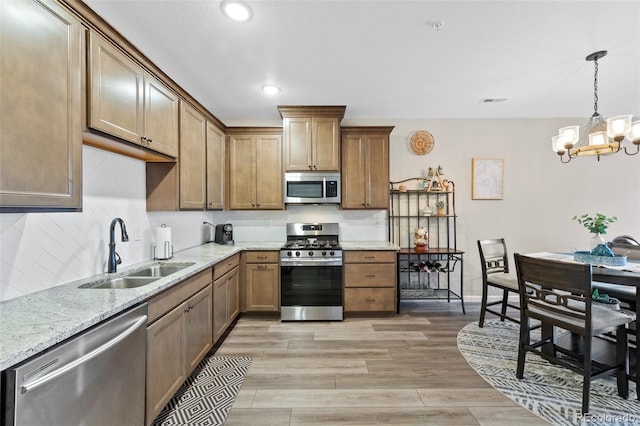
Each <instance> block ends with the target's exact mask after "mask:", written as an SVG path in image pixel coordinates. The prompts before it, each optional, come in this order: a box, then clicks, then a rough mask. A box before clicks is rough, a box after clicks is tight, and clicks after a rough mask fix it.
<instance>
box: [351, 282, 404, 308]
mask: <svg viewBox="0 0 640 426" xmlns="http://www.w3.org/2000/svg"><path fill="white" fill-rule="evenodd" d="M395 309H396V289H395V288H392V287H388V288H366V287H362V288H345V289H344V310H345V311H348V312H349V311H350V312H369V311H371V312H377V311H380V312H382V311H385V312H386V311H395Z"/></svg>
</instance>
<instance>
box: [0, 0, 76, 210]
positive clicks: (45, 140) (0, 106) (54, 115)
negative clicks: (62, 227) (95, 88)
mask: <svg viewBox="0 0 640 426" xmlns="http://www.w3.org/2000/svg"><path fill="white" fill-rule="evenodd" d="M36 23H37V24H36ZM83 36H84V29H83V27H82V25H81V24H80V22H79V21H78V20H77V19H76V18H75V17H74V16H73V15H72V14H70V13H68V12H67V11H66V10H65V9H63V8H61V7H59V6H58V5H56V4H55V3H53V2H47V4H46V5H44V4H42V3H40V2H36V1H3V2H0V40H2V42H1V43H2V48H0V141H2V142H1V145H0V154H1V155H0V205H1V206H2V207H3V208H5V207H47V208H73V209H81V208H82V135H81V131H82V126H83V125H82V123H81V119H82V103H81V70H82V66H81V57H82V56H81V55H82V54H83V53H82V52H83V51H82V42H81V40H82V37H83Z"/></svg>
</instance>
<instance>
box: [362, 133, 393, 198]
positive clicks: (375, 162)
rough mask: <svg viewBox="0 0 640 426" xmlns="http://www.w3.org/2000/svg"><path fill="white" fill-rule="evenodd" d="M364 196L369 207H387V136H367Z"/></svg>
mask: <svg viewBox="0 0 640 426" xmlns="http://www.w3.org/2000/svg"><path fill="white" fill-rule="evenodd" d="M365 177H366V179H367V181H366V182H365V189H366V196H365V199H366V200H365V203H366V207H367V208H369V209H386V208H388V207H389V137H388V136H386V135H378V134H372V135H369V136H368V141H367V152H366V161H365Z"/></svg>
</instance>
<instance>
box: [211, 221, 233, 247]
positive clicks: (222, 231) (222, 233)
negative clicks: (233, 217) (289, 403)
mask: <svg viewBox="0 0 640 426" xmlns="http://www.w3.org/2000/svg"><path fill="white" fill-rule="evenodd" d="M213 241H214V242H216V243H217V244H233V225H231V224H230V223H224V224H220V225H216V234H215V237H214V240H213Z"/></svg>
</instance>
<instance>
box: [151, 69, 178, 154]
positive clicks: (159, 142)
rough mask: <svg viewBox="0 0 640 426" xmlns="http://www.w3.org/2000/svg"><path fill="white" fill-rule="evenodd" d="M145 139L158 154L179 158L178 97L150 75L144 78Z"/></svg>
mask: <svg viewBox="0 0 640 426" xmlns="http://www.w3.org/2000/svg"><path fill="white" fill-rule="evenodd" d="M144 100H145V102H144V137H145V138H146V140H145V142H146V145H147V146H148V147H149V148H151V149H153V150H155V151H158V152H161V153H163V154H167V155H170V156H172V157H177V156H178V128H179V126H178V109H179V105H178V96H176V95H175V94H174V93H173V92H171V91H170V90H169V89H167V88H166V87H165V86H164V85H163V84H162V83H160V82H159V81H158V80H156V79H155V78H154V77H152V76H151V75H149V74H145V76H144Z"/></svg>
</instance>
